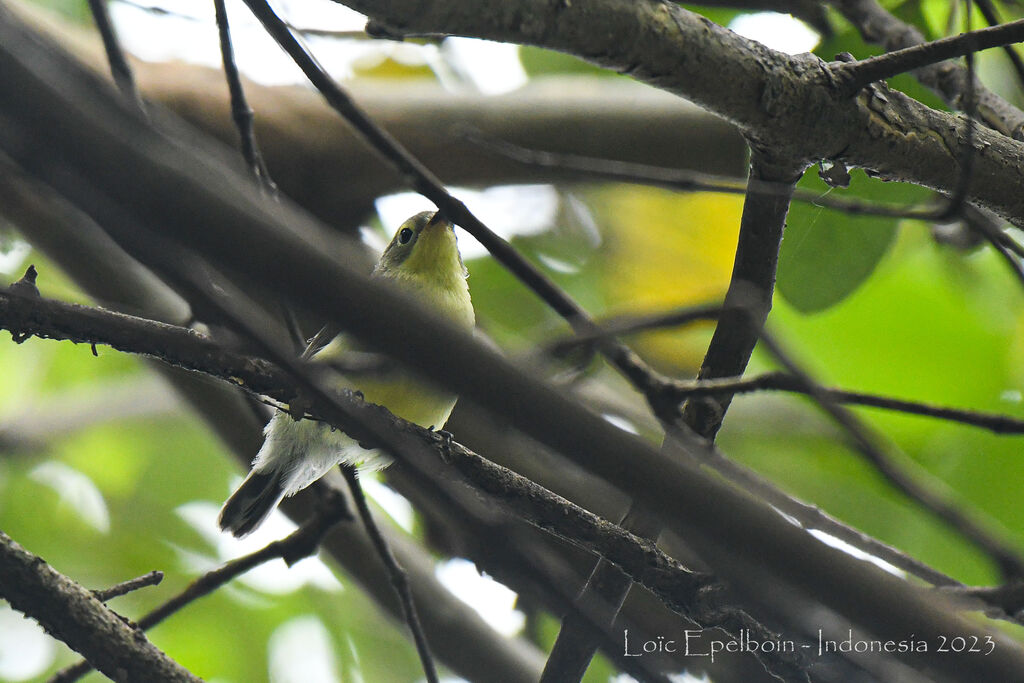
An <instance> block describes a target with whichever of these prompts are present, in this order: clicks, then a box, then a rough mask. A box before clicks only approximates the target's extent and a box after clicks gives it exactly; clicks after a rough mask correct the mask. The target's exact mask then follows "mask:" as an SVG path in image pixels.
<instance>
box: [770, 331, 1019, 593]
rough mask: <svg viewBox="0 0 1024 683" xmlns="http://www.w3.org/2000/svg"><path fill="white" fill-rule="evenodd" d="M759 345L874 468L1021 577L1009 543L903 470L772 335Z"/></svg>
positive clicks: (1007, 570) (1009, 573) (1006, 571)
mask: <svg viewBox="0 0 1024 683" xmlns="http://www.w3.org/2000/svg"><path fill="white" fill-rule="evenodd" d="M761 344H762V345H764V347H765V348H766V349H767V350H768V351H769V352H770V353H771V354H772V355H773V356H774V357H775V358H776V360H778V361H779V363H781V364H782V366H783V367H785V368H786V370H787V371H788V372H789V373H790V374H791V375H793V376H794V377H796V378H797V379H798V380H799V381H800V382H802V383H803V384H804V385H805V387H806V388H807V394H808V395H809V396H811V397H812V398H813V399H814V400H815V402H816V403H817V404H818V405H819V406H821V408H822V409H823V410H824V411H825V412H827V413H828V414H829V415H830V416H831V417H832V419H833V420H835V421H836V423H837V424H839V426H840V427H842V428H843V430H844V431H846V433H847V434H848V435H849V436H850V437H851V439H852V441H853V444H854V446H855V447H856V448H857V450H858V451H860V453H861V454H862V455H863V456H864V457H865V458H866V459H867V460H868V462H870V463H871V464H872V465H873V466H874V468H875V469H876V470H877V471H878V472H879V474H881V475H882V476H883V477H885V479H886V480H888V481H889V483H890V484H892V485H893V486H895V487H896V488H897V489H899V490H900V491H902V492H903V493H904V494H905V495H906V496H907V497H909V498H910V499H911V500H914V501H916V502H918V503H919V504H920V505H921V506H922V507H924V508H925V509H926V510H928V511H930V512H931V513H933V514H934V515H936V516H937V517H939V518H940V519H942V520H943V521H945V522H946V523H947V524H949V525H950V527H952V528H953V529H954V530H955V531H957V532H958V533H959V534H960V535H961V536H962V537H964V538H965V539H967V540H968V541H970V542H971V543H972V544H973V545H975V546H976V547H978V548H979V549H981V550H982V551H984V552H985V553H986V554H987V555H988V556H989V557H990V558H992V560H993V561H994V562H995V563H996V565H997V566H998V567H999V569H1000V571H1002V573H1003V575H1004V576H1005V577H1007V578H1013V577H1022V576H1024V563H1022V562H1021V559H1020V557H1019V555H1018V553H1017V551H1016V549H1014V548H1013V547H1012V546H1010V545H1008V544H1007V543H1006V542H1005V541H1004V540H1002V539H1001V538H997V537H996V536H994V535H993V534H992V533H991V532H990V531H989V530H988V529H986V528H984V527H983V526H982V525H981V523H979V521H978V520H976V519H974V518H972V517H969V516H968V514H967V513H966V512H965V511H963V510H961V509H960V508H959V507H957V506H956V504H955V503H954V502H953V501H952V500H951V499H950V498H949V496H948V495H946V494H945V493H943V492H940V491H939V490H938V489H937V488H935V487H934V486H933V485H931V484H928V483H925V482H923V481H918V480H917V479H915V478H914V477H912V476H911V475H910V474H908V473H906V472H904V471H903V470H901V469H900V467H899V466H898V465H897V464H896V463H895V462H893V460H892V458H890V457H889V455H888V454H886V453H885V449H884V448H883V447H882V445H881V444H880V443H878V440H877V437H876V436H875V435H874V434H873V432H872V431H871V430H870V429H869V428H868V426H867V425H865V424H864V423H862V422H861V421H860V420H859V419H858V418H857V416H855V415H854V414H853V413H851V412H850V411H849V410H847V409H846V408H844V407H843V406H841V405H839V404H838V403H837V402H835V401H834V400H832V399H831V398H830V397H829V395H828V394H827V392H825V391H823V390H822V387H821V386H820V385H819V384H818V383H817V382H815V381H814V380H813V379H812V378H811V377H810V375H808V374H807V372H806V371H805V370H803V369H802V368H801V367H799V366H798V365H797V364H796V362H795V361H794V360H793V359H792V358H791V357H790V356H789V354H788V353H786V352H785V351H784V350H783V349H782V347H781V346H780V345H779V343H778V342H777V341H776V340H775V339H774V337H773V336H772V335H770V334H767V333H766V332H763V333H762V334H761Z"/></svg>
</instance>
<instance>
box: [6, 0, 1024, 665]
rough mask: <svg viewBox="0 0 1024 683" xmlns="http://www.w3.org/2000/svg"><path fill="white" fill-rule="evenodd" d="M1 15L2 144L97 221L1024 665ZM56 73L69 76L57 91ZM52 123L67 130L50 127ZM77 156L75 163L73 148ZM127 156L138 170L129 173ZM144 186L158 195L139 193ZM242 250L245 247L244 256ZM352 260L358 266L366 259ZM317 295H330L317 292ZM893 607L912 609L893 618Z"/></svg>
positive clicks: (855, 600) (710, 543)
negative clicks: (312, 319) (537, 363)
mask: <svg viewBox="0 0 1024 683" xmlns="http://www.w3.org/2000/svg"><path fill="white" fill-rule="evenodd" d="M573 6H574V7H578V6H579V3H574V4H573ZM0 19H2V20H0V88H3V89H5V90H6V89H8V88H10V89H11V90H10V91H11V92H18V93H19V97H18V98H13V99H12V98H3V99H0V111H2V113H3V115H4V117H5V119H6V121H7V125H5V126H3V127H0V146H2V147H3V148H4V149H5V150H7V152H8V153H9V154H11V156H12V157H14V158H15V159H16V160H17V161H18V163H20V164H22V165H23V166H24V167H25V168H26V169H27V170H28V171H29V172H30V173H32V174H34V175H35V176H36V177H39V178H42V179H45V180H46V182H49V183H51V184H52V186H53V187H55V188H56V189H58V190H59V191H60V192H62V193H63V194H64V196H65V197H66V198H68V199H69V200H70V201H73V202H74V203H76V204H77V205H78V206H80V207H82V208H84V209H85V210H87V211H90V212H94V213H97V214H99V213H102V212H101V208H102V207H100V206H98V204H97V201H96V194H95V192H96V191H97V190H98V191H100V192H101V193H102V195H103V196H104V197H105V198H106V199H107V201H110V202H113V203H115V204H116V205H117V206H118V207H119V208H120V210H121V211H122V212H123V215H126V216H128V217H130V218H131V219H132V223H133V224H135V225H143V226H146V227H147V229H148V230H147V231H148V232H149V231H153V230H155V231H157V232H158V233H159V234H161V235H165V236H167V238H168V239H171V238H173V239H175V240H176V241H177V242H178V243H181V244H189V246H190V248H191V249H194V250H198V251H200V252H201V253H202V254H203V256H204V258H206V259H207V260H209V261H210V262H211V263H214V264H215V265H219V266H223V267H225V268H230V269H231V270H233V271H234V272H237V273H239V274H240V275H243V276H246V277H252V278H256V279H259V278H263V279H264V280H265V281H266V282H267V284H268V285H269V286H272V287H275V288H279V291H280V292H281V293H282V294H283V295H285V296H288V297H290V298H291V299H292V300H294V301H296V302H300V301H301V302H304V303H305V305H306V306H307V307H308V309H309V310H310V312H311V313H314V314H317V315H322V316H323V317H324V318H325V319H328V320H331V321H333V322H337V323H338V324H341V325H343V326H345V327H347V328H348V329H349V330H351V331H352V332H353V334H355V335H356V336H357V337H360V338H362V339H364V340H365V341H366V343H367V344H369V345H371V346H374V347H377V348H380V349H381V350H382V351H384V352H386V353H388V354H390V355H392V356H394V357H395V358H396V359H398V360H400V361H401V362H404V363H407V364H410V365H412V366H415V367H416V368H417V369H418V370H420V371H422V372H423V373H424V375H425V377H427V378H429V379H430V380H432V381H434V382H437V383H438V384H439V385H441V386H445V387H448V388H450V389H452V390H453V391H455V392H457V393H459V394H460V395H461V396H462V400H464V401H468V402H472V403H477V404H479V405H480V406H482V407H484V408H486V409H487V411H488V412H489V413H491V414H492V415H496V416H500V418H501V419H503V420H506V421H508V423H509V424H510V425H511V426H512V427H514V428H516V429H519V430H522V431H523V432H524V433H526V434H529V435H531V436H533V437H535V438H536V439H538V440H539V441H540V442H542V443H544V444H546V445H548V446H550V447H551V448H553V449H555V450H558V451H559V452H561V453H564V454H565V455H566V456H567V457H568V458H570V459H571V460H573V461H574V462H577V463H580V464H582V465H584V466H586V467H588V468H589V469H591V470H592V471H594V472H595V473H597V474H599V475H600V476H601V477H602V478H605V479H607V480H610V481H614V482H615V483H616V485H617V486H619V487H620V488H622V489H623V490H624V491H627V492H628V493H630V495H634V496H640V495H645V496H647V497H648V498H649V499H650V500H651V502H652V505H655V506H656V508H657V510H658V514H659V516H661V517H662V519H663V521H664V522H665V523H666V524H667V525H669V527H670V528H672V529H673V530H675V531H677V532H678V533H680V534H682V535H683V536H684V537H686V538H687V539H688V541H691V542H692V543H693V545H694V547H695V548H697V549H698V550H699V551H700V552H702V553H705V554H706V556H707V557H708V558H709V563H710V564H711V565H712V566H713V567H715V568H716V570H717V569H718V568H721V569H722V570H724V571H725V572H726V573H727V574H728V575H729V577H730V578H731V577H737V578H739V574H740V568H746V567H749V568H753V567H758V568H759V571H760V572H763V575H765V576H768V577H771V580H772V581H778V582H780V583H782V584H783V585H786V586H790V587H792V588H794V589H796V590H798V591H799V592H800V593H801V594H802V595H806V596H807V597H809V598H812V599H813V600H816V601H818V602H820V603H821V604H823V605H825V606H827V607H829V608H830V609H833V610H835V611H837V612H838V613H840V614H842V615H844V616H845V617H846V618H847V619H849V620H851V621H853V622H856V623H859V624H861V625H862V626H864V627H866V628H868V629H870V630H871V631H873V633H874V634H875V636H877V637H881V638H888V637H890V636H895V637H897V638H901V637H905V635H906V633H915V634H917V635H918V636H919V637H922V638H936V637H937V636H938V635H939V634H943V633H950V632H957V633H960V634H963V635H965V636H973V635H979V634H980V635H979V637H982V638H984V637H986V636H988V635H992V637H993V638H994V639H996V640H997V641H998V642H999V647H997V648H996V649H995V651H994V652H993V653H992V654H991V655H990V656H988V657H986V658H984V659H967V658H964V657H956V656H949V655H946V654H943V653H937V652H928V653H909V654H908V657H909V658H910V660H913V661H919V662H921V663H922V664H924V665H925V666H929V667H942V668H943V669H944V671H945V673H946V674H947V675H950V676H963V677H969V678H973V679H975V680H1006V679H1007V678H1012V677H1013V676H1014V675H1015V673H1016V672H1019V671H1020V670H1024V653H1022V652H1021V651H1020V649H1019V648H1018V647H1015V646H1014V645H1013V644H1012V643H1010V641H1009V640H1008V639H1006V638H1004V637H1003V636H1000V635H999V634H989V633H988V632H986V631H984V630H982V629H979V628H978V627H977V626H975V625H972V624H970V623H968V622H967V621H965V620H963V619H961V618H959V617H956V616H955V615H953V614H952V613H951V612H950V607H949V606H948V605H947V604H946V603H944V602H942V601H941V600H937V599H936V598H935V596H934V595H928V596H927V597H926V596H925V595H924V593H923V592H922V591H919V590H916V589H914V588H913V587H911V586H908V585H907V584H906V583H905V582H903V581H901V580H899V579H897V578H895V577H893V576H891V575H887V574H885V573H884V572H882V571H881V570H878V569H877V568H874V567H871V566H865V565H864V564H863V563H859V562H855V561H853V560H852V559H851V558H849V556H847V555H844V554H843V553H841V552H839V551H837V550H835V549H831V548H828V547H826V546H824V545H823V544H821V543H820V542H818V541H816V540H814V539H812V538H810V537H809V536H808V535H807V534H806V533H805V532H803V531H801V530H799V529H797V528H796V527H794V526H793V525H792V524H790V523H789V522H788V521H786V520H784V519H782V518H781V517H780V516H778V515H776V514H775V513H774V512H772V511H771V510H770V509H768V508H767V507H766V506H764V505H763V504H760V503H758V502H756V501H752V500H751V499H750V498H749V497H747V496H745V495H742V494H739V493H737V492H736V491H735V490H734V489H733V488H732V487H730V486H727V485H725V484H723V483H722V482H721V480H719V479H718V478H716V477H712V476H708V475H707V474H706V473H704V472H702V471H700V470H696V469H692V468H689V467H686V466H684V465H682V464H680V463H673V462H666V461H665V460H664V459H663V458H661V457H660V456H659V454H658V452H657V451H656V450H655V449H653V448H651V447H650V445H649V444H647V443H645V442H643V441H642V440H641V439H639V438H637V437H635V436H632V435H629V434H627V433H625V432H624V431H622V430H620V429H617V428H615V427H613V426H612V425H610V424H608V423H607V422H606V421H604V420H603V419H601V418H600V417H599V416H597V415H594V414H593V413H590V412H589V411H587V410H586V409H585V408H583V407H581V406H579V405H578V404H577V403H575V402H573V401H570V400H568V399H567V398H565V397H564V396H563V395H562V394H561V393H560V392H558V391H557V390H555V389H553V388H552V387H550V386H549V385H546V384H545V383H543V382H541V381H539V380H538V379H536V378H535V376H534V374H533V373H532V372H529V371H524V369H523V368H522V367H519V366H514V365H513V364H511V363H509V362H508V361H507V360H505V359H503V358H501V357H500V356H499V355H498V354H496V353H494V352H493V351H490V350H488V349H486V348H485V347H483V345H482V344H480V343H479V342H476V341H474V340H473V339H471V338H469V337H468V335H466V334H464V333H460V332H458V331H455V330H453V329H451V327H450V326H449V325H447V324H446V323H445V322H444V321H441V320H438V319H436V317H433V316H429V315H427V314H425V313H424V312H423V311H422V310H421V309H420V308H419V307H417V306H415V305H411V304H410V303H409V302H408V301H406V300H405V299H404V298H403V297H401V296H399V295H397V294H396V293H395V292H393V291H392V290H391V289H390V288H388V287H386V286H384V285H382V284H381V283H379V282H374V281H370V280H368V279H367V278H366V277H365V275H362V274H357V271H356V270H355V269H354V268H353V267H352V266H351V265H349V264H347V263H346V262H344V261H342V260H340V259H336V258H333V257H331V256H329V255H327V254H325V253H323V251H322V250H321V249H318V248H317V247H316V246H314V245H313V244H312V243H311V242H310V241H308V240H307V239H306V237H305V236H307V235H309V234H310V233H313V234H315V233H316V232H317V231H318V230H319V229H320V228H319V226H318V225H316V224H315V223H313V222H312V221H311V220H310V219H309V218H308V216H305V215H303V214H301V213H299V212H297V211H296V210H295V209H293V208H292V207H291V206H290V205H287V204H285V203H281V204H274V203H273V202H270V201H268V200H265V199H262V198H261V197H260V196H259V193H258V191H257V190H256V189H255V188H253V187H251V183H249V182H247V181H245V180H244V179H242V178H239V176H238V174H237V173H235V172H233V171H232V170H231V167H230V165H228V164H225V163H224V162H223V160H222V159H221V158H220V156H219V153H218V152H216V151H212V150H206V151H200V150H198V149H197V148H196V146H195V144H194V143H193V142H191V141H190V139H189V138H188V137H186V136H184V135H181V134H180V127H176V126H175V124H173V123H170V122H166V121H162V122H161V130H162V131H163V132H161V133H159V134H158V133H156V132H155V131H154V129H153V128H151V127H150V126H149V125H147V124H146V123H145V122H144V121H143V120H142V119H141V118H140V117H139V115H138V114H137V113H136V112H133V111H131V110H129V109H127V108H126V107H125V106H124V105H123V104H122V103H119V102H117V101H114V100H111V98H110V97H109V93H108V92H106V91H105V90H104V89H103V88H102V87H100V86H97V85H96V82H95V81H94V80H93V79H90V78H88V77H82V76H81V74H80V73H79V72H78V71H76V69H75V68H74V66H73V65H71V64H70V63H69V62H68V61H67V60H64V59H60V58H58V57H56V55H55V53H54V50H53V48H52V47H48V48H43V47H42V46H40V44H39V42H38V39H36V38H31V39H30V38H27V37H26V36H25V34H24V32H23V31H21V30H18V28H17V27H16V25H15V24H14V23H13V22H12V21H10V20H9V17H8V16H7V14H6V12H0ZM55 61H56V62H57V64H54V62H55ZM43 73H45V74H47V76H46V77H44V76H43V75H42V74H43ZM58 74H59V78H57V75H58ZM50 78H55V79H57V82H59V87H57V86H55V85H54V84H53V83H50V82H49V79H50ZM31 103H35V104H38V105H41V106H33V105H32V104H31ZM86 103H88V106H85V104H86ZM55 118H56V119H59V120H62V121H65V122H67V123H68V124H69V125H64V126H55V125H52V124H53V121H54V119H55ZM37 133H41V134H37ZM24 140H32V141H33V144H32V146H31V149H27V148H26V147H25V146H24V145H23V144H19V143H18V142H17V141H24ZM172 141H173V142H172ZM72 149H73V150H74V151H75V153H74V154H71V153H69V152H70V150H72ZM129 156H130V157H131V159H132V161H131V163H127V164H125V163H123V162H124V161H125V160H126V157H129ZM55 160H59V161H60V162H61V163H60V164H59V165H58V164H56V163H54V161H55ZM85 177H87V178H89V180H90V183H89V184H88V185H85V186H83V185H81V184H80V183H79V181H80V179H81V178H85ZM148 183H152V186H151V191H141V186H142V185H146V184H148ZM993 185H996V186H998V183H993ZM168 188H173V190H174V192H173V193H169V192H168ZM170 194H173V195H174V196H173V197H171V196H170ZM183 194H186V195H187V196H189V197H190V199H191V201H190V202H188V204H187V206H184V205H183V204H182V202H181V201H180V197H181V196H182V195H183ZM119 227H120V226H119V225H118V224H117V223H115V224H113V225H111V226H110V227H109V229H110V230H111V232H112V233H114V234H115V236H116V238H117V239H120V240H124V241H125V242H128V241H130V239H131V235H129V234H126V233H125V232H123V231H120V230H118V228H119ZM238 244H246V245H247V248H246V249H244V250H239V249H238V248H237V245H238ZM346 251H351V252H352V255H353V256H352V258H353V259H356V258H357V257H356V256H355V254H357V253H358V252H357V251H356V250H355V249H354V248H352V249H348V248H347V247H346ZM285 274H286V275H287V277H284V275H285ZM310 292H317V293H318V296H316V297H310V296H309V293H310ZM340 311H344V312H345V315H344V316H341V315H339V312H340ZM495 387H501V388H502V391H500V392H499V391H495ZM624 462H628V463H629V466H628V467H624V466H623V463H624ZM893 604H901V605H902V607H903V609H900V610H898V611H896V612H895V613H894V612H893V610H892V605H893Z"/></svg>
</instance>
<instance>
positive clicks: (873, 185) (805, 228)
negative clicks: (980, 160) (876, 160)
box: [777, 168, 929, 313]
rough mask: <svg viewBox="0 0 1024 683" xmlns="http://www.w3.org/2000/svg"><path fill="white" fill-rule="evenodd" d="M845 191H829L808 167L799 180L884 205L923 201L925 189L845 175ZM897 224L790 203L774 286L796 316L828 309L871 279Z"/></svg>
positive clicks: (857, 174)
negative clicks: (846, 176)
mask: <svg viewBox="0 0 1024 683" xmlns="http://www.w3.org/2000/svg"><path fill="white" fill-rule="evenodd" d="M850 177H851V183H850V188H849V189H846V190H840V189H836V190H830V189H829V188H828V186H827V185H825V183H824V182H823V181H822V180H821V179H820V178H819V177H818V174H817V169H815V168H812V169H811V170H809V171H808V172H807V173H806V174H805V175H804V178H803V179H802V180H801V181H800V187H801V188H802V189H804V190H811V191H814V192H820V193H821V195H822V196H824V195H825V194H826V193H831V194H832V195H833V196H842V197H848V198H851V199H854V198H856V199H862V200H865V201H868V202H875V203H884V204H887V205H896V206H907V207H908V208H909V207H910V206H912V205H914V204H915V203H920V202H922V201H924V200H925V199H927V197H928V196H929V193H928V191H927V190H925V189H923V188H920V187H915V186H912V185H904V184H900V183H885V182H882V181H879V180H875V179H873V178H869V177H867V176H866V175H865V174H864V172H863V171H861V170H859V169H852V170H851V171H850ZM897 226H898V220H897V219H894V218H880V217H878V216H853V215H850V214H848V213H843V212H841V211H833V210H829V209H824V208H822V207H820V206H815V205H814V204H813V203H807V202H793V205H792V207H791V208H790V211H789V217H788V219H787V221H786V232H785V235H784V236H783V239H782V249H781V252H780V253H779V270H778V280H777V288H778V291H779V294H781V295H782V297H784V298H785V299H786V301H787V302H789V303H790V304H791V305H792V306H793V307H794V308H795V309H797V310H798V311H800V312H801V313H817V312H818V311H823V310H825V309H827V308H830V307H832V306H834V305H836V304H837V303H839V302H840V301H842V300H843V299H845V298H846V297H848V296H849V295H850V294H852V293H853V292H854V291H856V289H857V288H858V287H859V286H860V285H861V284H862V283H863V282H864V281H865V280H866V279H867V278H868V276H870V275H871V273H872V272H873V271H874V269H875V266H876V265H878V262H879V261H881V260H882V257H883V256H885V254H886V252H887V251H888V249H889V246H890V245H891V244H892V242H893V239H894V238H895V236H896V228H897Z"/></svg>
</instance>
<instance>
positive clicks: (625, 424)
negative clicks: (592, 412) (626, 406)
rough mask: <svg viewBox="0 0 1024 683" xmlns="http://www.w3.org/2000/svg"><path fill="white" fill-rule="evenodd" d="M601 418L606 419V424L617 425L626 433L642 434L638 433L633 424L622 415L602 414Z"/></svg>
mask: <svg viewBox="0 0 1024 683" xmlns="http://www.w3.org/2000/svg"><path fill="white" fill-rule="evenodd" d="M601 417H603V418H604V419H605V422H610V423H611V424H613V425H615V426H616V427H618V428H619V429H621V430H623V431H626V432H629V433H630V434H639V433H640V432H638V431H637V429H636V426H635V425H634V424H633V423H632V422H630V421H629V420H627V419H626V418H624V417H622V416H621V415H612V414H611V413H601Z"/></svg>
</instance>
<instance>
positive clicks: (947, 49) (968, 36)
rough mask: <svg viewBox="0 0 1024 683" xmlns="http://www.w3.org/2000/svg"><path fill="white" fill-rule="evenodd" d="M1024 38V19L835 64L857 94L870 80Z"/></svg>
mask: <svg viewBox="0 0 1024 683" xmlns="http://www.w3.org/2000/svg"><path fill="white" fill-rule="evenodd" d="M1022 40H1024V19H1020V20H1018V21H1011V22H1009V23H1007V24H1001V25H999V26H991V27H989V28H983V29H978V30H977V31H969V32H967V33H962V34H960V35H958V36H951V37H949V38H943V39H941V40H934V41H932V42H929V43H921V44H918V45H912V46H910V47H906V48H903V49H902V50H895V51H893V52H888V53H886V54H884V55H879V56H877V57H869V58H867V59H861V60H859V61H856V62H840V63H839V64H838V65H835V66H833V67H832V70H833V71H834V72H835V73H836V74H837V76H838V77H839V78H840V79H842V80H844V81H846V83H845V86H844V87H845V88H846V89H847V92H849V94H851V95H852V94H854V93H855V92H857V91H858V90H860V89H861V88H863V87H864V86H866V85H867V84H868V83H872V82H874V81H880V80H883V79H886V78H891V77H893V76H896V75H897V74H901V73H904V72H906V71H912V70H914V69H920V68H922V67H925V66H929V65H932V64H936V63H938V62H942V61H945V60H947V59H951V58H953V57H962V56H964V55H966V54H972V53H974V52H977V51H979V50H987V49H988V48H992V47H1000V46H1004V45H1010V44H1012V43H1019V42H1021V41H1022Z"/></svg>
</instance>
